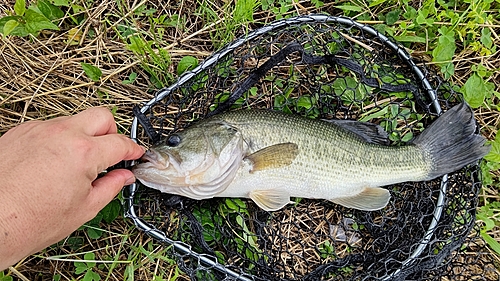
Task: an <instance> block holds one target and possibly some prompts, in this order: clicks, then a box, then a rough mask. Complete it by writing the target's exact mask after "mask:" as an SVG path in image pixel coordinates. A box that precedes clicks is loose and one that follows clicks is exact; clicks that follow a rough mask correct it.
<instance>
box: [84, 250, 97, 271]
mask: <svg viewBox="0 0 500 281" xmlns="http://www.w3.org/2000/svg"><path fill="white" fill-rule="evenodd" d="M83 259H84V260H86V261H88V262H87V267H88V268H92V267H94V266H95V265H96V263H95V262H89V261H92V260H94V259H95V254H94V253H92V252H90V253H86V254H85V255H83Z"/></svg>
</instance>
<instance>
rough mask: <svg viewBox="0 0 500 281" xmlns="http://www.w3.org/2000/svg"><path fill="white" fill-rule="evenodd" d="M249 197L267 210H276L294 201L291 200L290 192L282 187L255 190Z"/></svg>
mask: <svg viewBox="0 0 500 281" xmlns="http://www.w3.org/2000/svg"><path fill="white" fill-rule="evenodd" d="M249 197H250V199H252V200H253V201H254V202H255V204H257V205H258V206H259V207H260V208H261V209H263V210H265V211H276V210H279V209H281V208H283V207H284V206H285V205H287V204H289V203H293V202H291V201H290V194H288V192H286V191H284V190H282V189H265V190H254V191H251V192H250V194H249Z"/></svg>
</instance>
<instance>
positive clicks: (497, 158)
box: [484, 133, 500, 163]
mask: <svg viewBox="0 0 500 281" xmlns="http://www.w3.org/2000/svg"><path fill="white" fill-rule="evenodd" d="M484 159H486V160H488V161H491V162H496V163H500V133H497V136H496V137H495V140H494V141H493V142H491V150H490V153H488V155H486V156H485V157H484Z"/></svg>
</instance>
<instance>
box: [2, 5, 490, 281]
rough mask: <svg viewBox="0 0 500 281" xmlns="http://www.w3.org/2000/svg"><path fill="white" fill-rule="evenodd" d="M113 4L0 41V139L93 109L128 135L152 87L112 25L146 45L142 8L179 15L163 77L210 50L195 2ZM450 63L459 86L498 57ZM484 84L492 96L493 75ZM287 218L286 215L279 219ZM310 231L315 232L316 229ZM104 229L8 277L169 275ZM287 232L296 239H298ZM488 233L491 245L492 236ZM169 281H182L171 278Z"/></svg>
mask: <svg viewBox="0 0 500 281" xmlns="http://www.w3.org/2000/svg"><path fill="white" fill-rule="evenodd" d="M14 2H15V1H13V0H12V1H9V0H0V15H4V14H6V13H7V11H11V10H12V7H13V5H14ZM117 2H118V1H112V0H103V1H99V2H97V1H96V2H94V3H93V4H91V5H90V4H88V3H86V2H84V1H81V3H79V4H80V5H83V6H85V5H89V6H88V7H86V8H87V9H86V10H85V11H83V12H82V13H84V14H85V16H86V20H85V21H84V22H83V23H82V24H80V25H79V26H78V27H77V28H78V29H77V30H71V29H68V28H65V27H64V26H62V27H61V31H57V32H53V31H47V32H42V33H41V34H40V35H39V36H38V37H27V38H19V37H14V36H9V37H7V38H6V37H3V36H0V116H1V119H0V135H1V134H2V133H4V132H6V131H7V130H9V129H10V128H12V127H14V126H16V125H18V124H20V123H22V122H26V121H30V120H44V119H49V118H54V117H57V116H64V115H71V114H75V113H77V112H80V111H82V110H84V109H86V108H89V107H94V106H105V107H108V108H110V109H114V110H116V115H115V118H116V121H117V124H118V126H119V129H120V130H121V132H124V133H128V129H129V127H130V124H131V121H132V117H133V116H132V110H131V109H132V107H133V106H134V105H136V104H140V103H143V102H146V101H148V100H150V99H151V98H152V96H153V88H154V87H153V85H151V83H150V82H149V81H150V80H149V78H148V74H147V73H145V72H144V67H143V65H141V61H140V59H139V58H138V57H137V56H136V55H134V54H133V53H132V52H131V51H129V50H127V48H126V45H125V44H124V43H123V40H122V39H120V38H119V36H118V33H117V28H118V27H119V26H120V25H128V26H132V27H134V28H136V29H137V30H141V33H142V34H143V36H144V37H145V38H148V40H149V39H151V38H152V37H153V35H152V34H150V33H149V31H148V30H149V23H148V22H141V19H143V18H141V17H140V16H137V15H135V13H136V12H137V11H138V9H139V7H140V6H141V5H142V4H144V3H146V2H147V3H148V7H149V8H155V9H156V10H157V12H156V14H158V15H169V16H171V15H173V14H179V15H181V16H182V17H183V19H184V20H185V22H184V23H183V25H182V26H176V27H170V28H167V29H166V30H165V34H164V36H163V39H162V41H161V42H160V46H159V47H161V48H163V49H165V50H168V51H169V55H170V58H171V62H172V63H171V65H170V66H169V68H168V71H169V72H171V73H176V65H177V62H178V61H179V60H180V59H181V58H182V57H183V56H186V55H190V56H194V57H197V58H198V59H199V60H203V59H204V58H205V57H207V56H208V55H209V54H210V53H211V52H213V51H214V47H213V44H212V42H211V40H210V33H211V32H214V30H216V28H217V24H206V23H205V21H204V19H203V18H202V17H200V16H199V15H197V14H196V13H195V9H196V7H197V2H196V1H194V0H184V1H142V2H139V1H125V2H124V3H123V6H118V4H117ZM325 2H326V1H325ZM328 6H330V4H328V5H327V7H328ZM214 7H219V9H220V8H221V7H222V3H216V4H214ZM296 11H297V12H298V13H300V14H307V13H311V12H315V11H316V10H315V9H314V8H312V7H310V6H309V5H304V4H297V5H296ZM256 16H257V17H259V18H260V19H261V22H269V21H271V18H268V16H269V14H268V13H267V12H260V13H259V14H257V15H256ZM219 23H220V22H219ZM492 30H493V31H494V32H493V36H494V38H495V42H496V43H497V44H498V43H499V42H500V37H499V35H498V33H499V28H498V26H497V27H494V28H492ZM495 31H496V32H495ZM239 32H240V33H243V32H244V30H239ZM75 34H76V35H75ZM456 60H457V64H456V69H457V71H456V74H455V76H454V77H453V81H454V83H456V84H457V85H460V86H461V85H463V84H464V83H465V81H466V78H467V77H469V76H470V70H469V69H470V65H471V64H476V63H482V64H483V65H485V66H486V67H487V68H488V69H490V70H495V69H500V55H499V52H497V53H495V54H493V55H492V56H489V57H471V54H468V53H463V54H460V55H459V56H458V57H457V59H456ZM81 62H86V63H90V64H92V65H95V66H98V67H99V68H100V69H101V70H102V72H103V76H102V79H101V80H100V81H99V82H93V81H92V80H90V79H89V78H88V77H87V76H86V75H85V74H84V72H83V69H82V68H81V66H80V63H81ZM151 67H155V66H151ZM132 72H136V73H137V74H138V76H137V79H136V80H135V82H134V83H133V84H127V85H126V84H123V83H122V81H124V80H126V79H127V78H128V76H129V75H130V73H132ZM491 79H492V81H494V82H495V83H496V85H497V89H499V81H500V72H497V73H496V74H495V75H493V76H492V78H491ZM166 82H169V81H166ZM497 91H498V90H497ZM477 117H478V119H479V123H480V124H481V125H482V126H484V127H485V128H487V130H486V132H485V133H486V136H487V137H488V138H490V139H492V138H493V137H494V136H495V134H496V133H497V132H496V128H498V127H499V124H500V114H499V112H497V111H495V110H493V109H488V108H481V109H480V110H479V111H478V112H477ZM494 173H495V176H496V177H497V178H498V177H499V176H500V174H499V172H498V171H497V172H494ZM484 198H488V199H489V200H498V198H499V197H498V193H497V190H493V189H487V188H486V189H484ZM322 211H323V210H315V212H322ZM323 215H324V214H323ZM326 215H327V216H328V215H332V214H326ZM292 216H293V214H290V216H289V217H288V219H290V218H291V217H292ZM283 219H284V220H286V219H287V218H283ZM306 219H307V218H306ZM317 227H318V229H322V228H323V227H324V226H320V225H318V226H317ZM323 230H324V229H323ZM105 231H106V232H107V235H105V236H104V238H102V239H97V240H96V239H90V238H89V237H88V236H87V234H86V232H84V231H77V232H75V233H74V234H73V235H72V236H71V237H78V238H82V239H83V241H82V246H81V247H79V248H76V249H73V248H71V247H70V245H71V243H70V242H71V241H70V240H71V237H70V238H68V239H67V240H65V241H63V242H62V243H61V245H60V246H57V247H52V248H49V249H47V250H45V251H43V252H42V253H39V254H38V255H35V256H31V257H28V258H26V259H24V260H22V261H21V262H19V263H18V264H17V265H15V266H14V267H13V270H12V273H11V274H13V275H16V276H17V277H18V278H20V279H21V280H48V279H49V278H50V279H51V276H53V275H55V274H59V275H60V276H61V280H72V279H74V278H78V275H76V274H75V272H74V263H73V262H74V261H76V260H80V259H81V258H82V257H83V253H85V252H87V251H92V252H94V253H95V254H96V260H101V261H103V262H102V263H101V264H100V266H98V267H96V271H97V273H98V274H99V275H100V276H101V277H102V278H103V279H105V278H108V279H109V280H124V279H125V278H126V277H127V276H128V275H130V274H132V275H134V276H135V278H136V279H138V280H150V279H152V278H153V276H154V275H160V274H161V275H162V276H163V278H166V279H167V280H170V278H169V277H172V276H174V275H175V267H174V266H170V263H169V261H168V259H166V258H160V257H161V256H162V255H161V253H164V251H165V249H164V248H163V247H159V246H157V244H154V243H152V241H151V240H150V238H148V237H147V236H145V235H144V234H142V233H139V232H138V231H137V230H136V229H135V228H134V226H133V225H131V223H130V222H129V221H123V220H121V219H117V220H115V221H114V222H113V223H112V224H110V225H106V226H105ZM288 231H289V232H290V231H291V233H293V234H294V235H300V232H299V231H295V230H294V231H292V230H291V229H290V230H288ZM324 231H332V230H331V229H326V230H324ZM284 232H285V230H284ZM492 234H493V235H495V237H497V238H499V240H500V234H498V231H497V232H495V233H492ZM141 247H144V249H140V248H141ZM146 253H147V254H148V255H149V256H150V257H152V258H150V257H148V256H147V255H146ZM338 254H340V253H338ZM283 258H284V259H287V258H289V257H283ZM110 261H114V262H110ZM132 261H133V262H132ZM108 262H110V263H108ZM23 278H25V279H23ZM177 280H187V278H186V277H182V276H181V277H179V278H178V279H177Z"/></svg>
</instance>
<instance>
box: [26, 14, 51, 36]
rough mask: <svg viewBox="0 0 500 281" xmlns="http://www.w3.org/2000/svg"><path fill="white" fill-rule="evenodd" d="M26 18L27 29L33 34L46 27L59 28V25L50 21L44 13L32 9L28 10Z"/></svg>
mask: <svg viewBox="0 0 500 281" xmlns="http://www.w3.org/2000/svg"><path fill="white" fill-rule="evenodd" d="M25 20H26V30H27V31H28V32H29V33H31V34H36V33H38V32H39V31H40V30H44V29H52V30H59V27H57V25H55V24H53V23H52V22H50V21H49V20H48V19H47V18H46V17H45V16H44V15H42V14H39V13H37V12H36V11H34V10H32V9H28V10H26V13H25Z"/></svg>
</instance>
